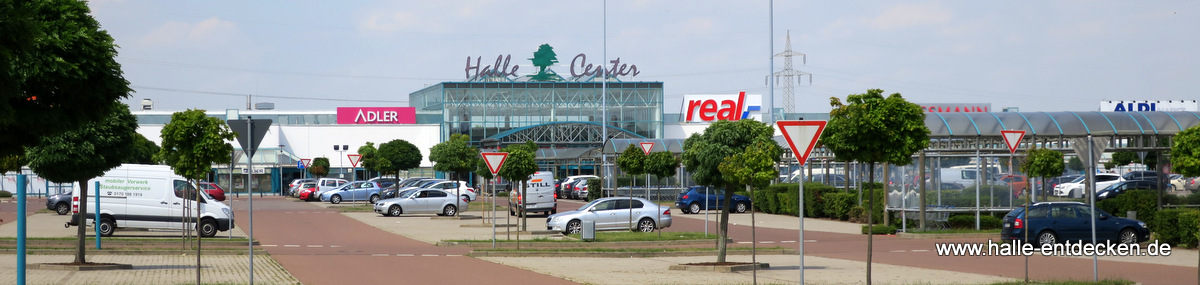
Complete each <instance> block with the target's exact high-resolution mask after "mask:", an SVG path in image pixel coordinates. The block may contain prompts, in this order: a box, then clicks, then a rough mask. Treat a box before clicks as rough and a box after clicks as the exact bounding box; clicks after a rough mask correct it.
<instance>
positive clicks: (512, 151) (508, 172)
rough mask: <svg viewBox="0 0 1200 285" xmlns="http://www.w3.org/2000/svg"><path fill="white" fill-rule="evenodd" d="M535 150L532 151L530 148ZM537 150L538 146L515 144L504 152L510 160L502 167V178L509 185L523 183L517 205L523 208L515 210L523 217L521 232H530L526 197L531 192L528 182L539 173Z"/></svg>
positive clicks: (505, 160) (505, 148) (529, 143)
mask: <svg viewBox="0 0 1200 285" xmlns="http://www.w3.org/2000/svg"><path fill="white" fill-rule="evenodd" d="M531 145H532V146H533V149H532V150H530V146H531ZM536 150H537V144H535V143H533V142H526V143H525V144H514V145H509V146H506V147H504V151H505V152H508V158H505V159H504V165H503V166H500V173H498V174H499V175H500V177H504V179H505V180H508V181H509V183H515V182H517V181H520V182H521V194H519V195H520V196H518V198H517V203H518V204H519V205H520V206H521V208H520V209H515V211H516V213H517V215H519V216H520V217H521V230H522V231H526V230H529V224H528V219H529V215H527V214H526V213H525V202H524V201H525V197H528V194H529V191H528V190H527V188H528V186H529V185H528V180H529V178H530V177H532V176H533V174H534V173H537V171H538V168H537V161H536V155H535V154H534V151H536Z"/></svg>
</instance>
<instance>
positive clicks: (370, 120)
mask: <svg viewBox="0 0 1200 285" xmlns="http://www.w3.org/2000/svg"><path fill="white" fill-rule="evenodd" d="M337 123H338V124H339V125H362V124H368V125H370V124H416V123H417V108H414V107H338V108H337Z"/></svg>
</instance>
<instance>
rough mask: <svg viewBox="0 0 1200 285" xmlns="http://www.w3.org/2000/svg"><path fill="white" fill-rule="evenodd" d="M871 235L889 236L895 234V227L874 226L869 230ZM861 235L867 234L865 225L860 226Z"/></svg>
mask: <svg viewBox="0 0 1200 285" xmlns="http://www.w3.org/2000/svg"><path fill="white" fill-rule="evenodd" d="M871 232H872V235H891V234H896V227H895V226H885V225H875V226H874V227H872V228H871ZM862 234H864V235H865V234H867V225H863V226H862Z"/></svg>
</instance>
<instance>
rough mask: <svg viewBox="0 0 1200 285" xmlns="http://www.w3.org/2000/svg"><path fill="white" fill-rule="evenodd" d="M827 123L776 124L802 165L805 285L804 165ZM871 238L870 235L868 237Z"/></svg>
mask: <svg viewBox="0 0 1200 285" xmlns="http://www.w3.org/2000/svg"><path fill="white" fill-rule="evenodd" d="M826 123H827V122H826V121H778V122H775V124H776V125H777V126H779V131H780V132H782V133H783V138H784V139H787V142H788V146H789V147H791V149H792V154H794V155H796V160H797V161H798V162H799V163H800V167H801V170H800V199H799V200H800V201H799V204H798V205H799V208H798V209H797V211H796V213H797V216H800V230H799V232H800V240H799V241H797V243H799V244H800V284H804V181H805V180H804V170H803V168H804V163H806V162H808V155H809V154H810V153H812V149H813V147H815V146H816V145H817V139H819V138H821V132H824V131H825V125H826ZM868 237H869V235H868Z"/></svg>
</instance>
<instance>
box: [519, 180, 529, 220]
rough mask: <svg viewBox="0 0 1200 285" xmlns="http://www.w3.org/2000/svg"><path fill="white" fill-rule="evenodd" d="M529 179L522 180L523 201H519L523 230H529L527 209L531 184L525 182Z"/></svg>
mask: <svg viewBox="0 0 1200 285" xmlns="http://www.w3.org/2000/svg"><path fill="white" fill-rule="evenodd" d="M527 181H528V180H522V181H521V201H519V202H521V213H520V214H521V231H523V232H524V231H529V212H526V211H525V210H526V209H529V185H528V184H526V183H525V182H527Z"/></svg>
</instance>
